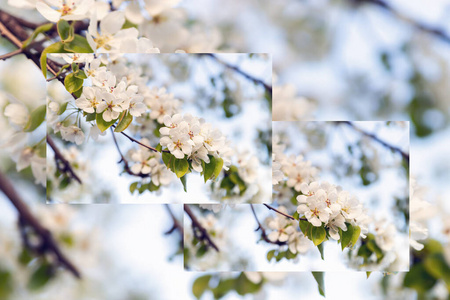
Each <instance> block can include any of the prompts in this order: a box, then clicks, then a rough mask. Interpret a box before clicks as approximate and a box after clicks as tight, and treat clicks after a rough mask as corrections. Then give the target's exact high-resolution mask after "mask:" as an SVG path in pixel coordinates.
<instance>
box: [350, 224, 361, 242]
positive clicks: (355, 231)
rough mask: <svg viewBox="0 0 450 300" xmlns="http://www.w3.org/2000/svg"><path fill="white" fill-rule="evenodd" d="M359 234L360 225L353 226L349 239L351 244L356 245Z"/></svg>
mask: <svg viewBox="0 0 450 300" xmlns="http://www.w3.org/2000/svg"><path fill="white" fill-rule="evenodd" d="M360 234H361V227H359V226H353V235H352V239H351V244H352V246H355V245H356V242H358V239H359V235H360Z"/></svg>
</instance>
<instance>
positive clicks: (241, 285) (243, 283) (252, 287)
mask: <svg viewBox="0 0 450 300" xmlns="http://www.w3.org/2000/svg"><path fill="white" fill-rule="evenodd" d="M261 286H262V284H261V283H254V282H252V281H250V280H249V279H248V278H247V276H246V275H245V273H241V274H240V275H239V277H238V278H237V279H236V292H237V293H238V294H239V295H241V296H244V295H246V294H254V293H256V292H258V291H259V290H260V289H261Z"/></svg>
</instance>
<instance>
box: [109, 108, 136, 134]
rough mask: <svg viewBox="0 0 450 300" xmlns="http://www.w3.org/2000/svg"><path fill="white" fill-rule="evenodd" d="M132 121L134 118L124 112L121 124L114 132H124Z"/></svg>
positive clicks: (120, 119) (120, 118) (121, 116)
mask: <svg viewBox="0 0 450 300" xmlns="http://www.w3.org/2000/svg"><path fill="white" fill-rule="evenodd" d="M131 121H133V116H132V115H131V114H130V113H129V112H128V111H127V110H125V111H123V112H122V113H121V114H120V116H119V123H118V124H117V126H116V128H115V129H114V132H122V131H124V130H125V129H127V127H128V126H130V124H131Z"/></svg>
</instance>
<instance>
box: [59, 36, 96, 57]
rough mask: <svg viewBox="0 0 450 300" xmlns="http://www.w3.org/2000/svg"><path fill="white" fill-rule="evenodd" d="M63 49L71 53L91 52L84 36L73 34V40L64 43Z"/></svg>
mask: <svg viewBox="0 0 450 300" xmlns="http://www.w3.org/2000/svg"><path fill="white" fill-rule="evenodd" d="M63 49H64V51H65V52H72V53H93V52H94V51H93V50H92V48H91V46H90V45H89V43H88V41H87V40H86V38H85V37H83V36H81V35H79V34H75V35H74V38H73V40H72V41H71V42H70V43H64V44H63Z"/></svg>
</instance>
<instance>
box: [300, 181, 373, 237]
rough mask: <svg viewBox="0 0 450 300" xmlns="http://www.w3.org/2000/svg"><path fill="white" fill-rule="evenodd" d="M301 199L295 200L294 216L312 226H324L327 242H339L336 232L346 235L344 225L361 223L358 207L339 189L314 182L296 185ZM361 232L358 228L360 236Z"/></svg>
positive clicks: (363, 229)
mask: <svg viewBox="0 0 450 300" xmlns="http://www.w3.org/2000/svg"><path fill="white" fill-rule="evenodd" d="M300 191H301V192H302V195H299V196H297V201H298V203H299V204H300V205H299V206H298V207H297V212H298V213H299V214H300V215H301V216H302V215H304V216H305V217H306V219H307V220H308V222H310V223H311V224H312V225H313V226H316V227H319V226H322V225H325V226H326V227H328V228H329V234H330V236H331V238H333V239H335V240H339V238H340V237H339V228H340V229H342V230H343V231H347V226H346V224H345V223H346V222H347V223H350V224H352V225H356V226H359V225H362V222H361V220H364V219H365V213H364V210H363V206H362V204H361V203H360V202H359V200H358V199H357V198H356V196H354V195H351V194H350V193H349V192H347V191H343V190H342V188H341V187H339V186H335V185H333V184H330V183H328V182H322V183H319V182H317V181H314V182H311V183H310V184H306V183H302V184H301V185H300ZM365 232H367V231H366V229H365V228H361V233H362V234H364V233H365Z"/></svg>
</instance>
